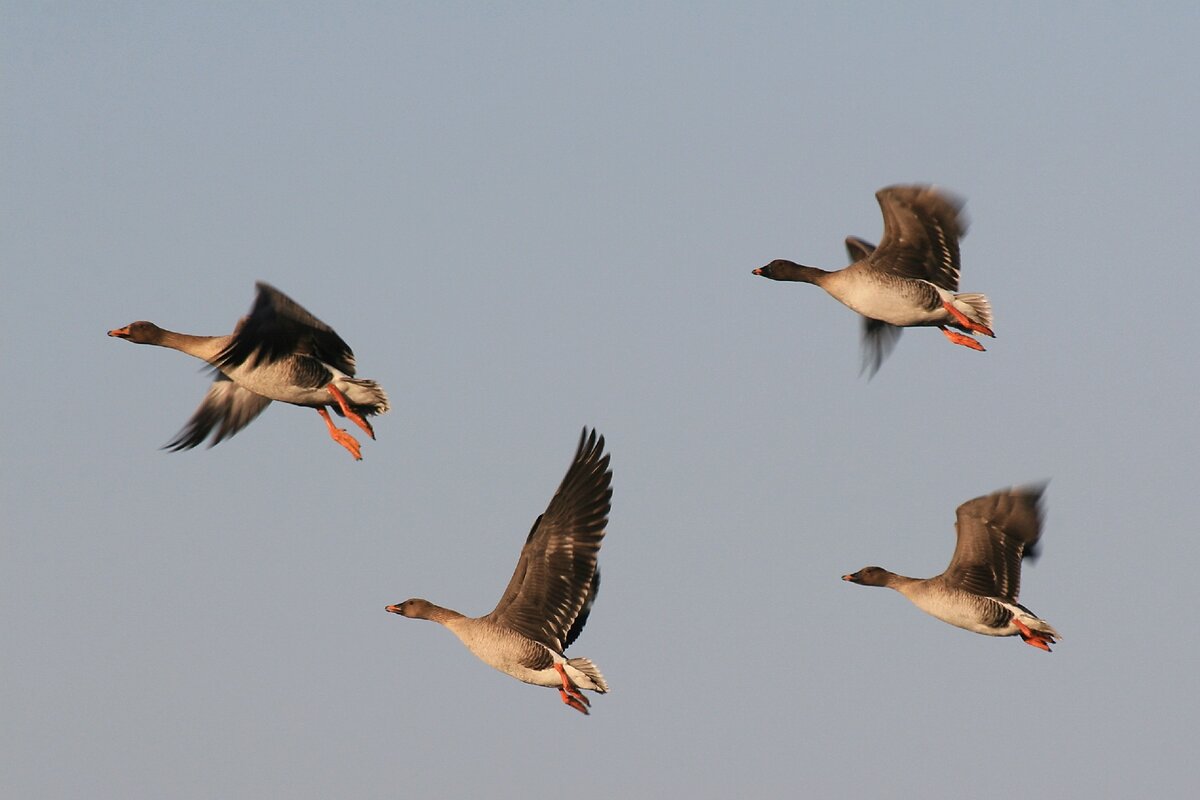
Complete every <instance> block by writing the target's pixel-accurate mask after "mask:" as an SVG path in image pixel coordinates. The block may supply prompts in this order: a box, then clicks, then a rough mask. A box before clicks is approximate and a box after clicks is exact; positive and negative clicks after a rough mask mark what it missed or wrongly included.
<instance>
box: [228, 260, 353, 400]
mask: <svg viewBox="0 0 1200 800" xmlns="http://www.w3.org/2000/svg"><path fill="white" fill-rule="evenodd" d="M255 286H256V287H257V288H258V295H257V296H256V297H255V298H254V306H253V307H252V308H251V309H250V313H249V314H248V315H247V316H246V317H243V318H242V321H241V322H239V323H238V326H237V329H236V330H235V331H234V332H233V341H232V342H230V344H229V346H228V347H227V348H225V350H224V351H223V352H222V353H221V354H220V355H219V356H218V357H217V360H216V366H218V367H221V368H229V367H236V366H239V365H240V364H244V363H247V362H249V364H250V365H251V366H258V365H259V364H270V363H273V362H276V361H280V360H282V359H285V358H288V357H290V356H294V355H301V356H312V357H313V358H316V359H317V360H319V361H322V362H324V363H325V364H328V365H329V366H331V367H333V368H334V369H336V370H338V371H340V372H344V373H346V374H347V375H350V376H352V377H353V375H354V352H353V351H352V350H351V349H350V345H348V344H346V343H345V342H344V341H343V340H342V337H340V336H338V335H337V333H335V332H334V330H333V328H331V327H329V326H328V325H326V324H325V323H324V322H321V320H319V319H317V318H316V317H314V316H313V315H312V314H310V313H308V311H306V310H305V309H304V308H303V307H302V306H301V305H300V304H299V303H297V302H296V301H295V300H293V299H292V298H290V297H288V296H287V295H286V294H284V293H283V292H281V291H279V290H278V289H276V288H275V287H273V286H270V285H268V284H266V283H261V282H260V283H257V284H255Z"/></svg>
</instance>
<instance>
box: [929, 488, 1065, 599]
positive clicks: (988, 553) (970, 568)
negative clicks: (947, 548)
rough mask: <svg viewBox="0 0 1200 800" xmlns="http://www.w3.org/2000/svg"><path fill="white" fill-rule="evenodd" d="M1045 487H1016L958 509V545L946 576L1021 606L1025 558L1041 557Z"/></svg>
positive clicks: (978, 499) (982, 593)
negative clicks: (1038, 554)
mask: <svg viewBox="0 0 1200 800" xmlns="http://www.w3.org/2000/svg"><path fill="white" fill-rule="evenodd" d="M1045 489H1046V487H1045V484H1040V485H1037V486H1026V487H1015V488H1012V489H1005V490H1003V491H999V492H995V493H993V494H990V495H986V496H984V497H977V498H975V499H974V500H969V501H967V502H966V503H963V504H962V505H961V506H959V507H958V520H957V522H956V523H955V528H956V530H957V532H958V543H957V544H956V545H955V548H954V556H953V557H952V558H951V559H950V565H949V566H948V567H946V571H945V572H944V573H943V575H944V576H945V577H946V579H947V580H948V581H950V582H951V583H953V584H956V585H958V586H961V587H962V588H964V589H967V590H968V591H970V592H974V593H975V594H979V595H983V596H986V597H998V598H1001V599H1003V600H1007V601H1009V602H1016V600H1017V596H1018V595H1019V594H1020V593H1021V559H1022V558H1024V557H1025V556H1027V555H1028V556H1029V557H1030V558H1031V559H1032V558H1035V557H1036V555H1037V554H1036V552H1035V548H1036V545H1037V542H1038V539H1039V538H1040V537H1041V533H1042V511H1041V498H1042V493H1043V492H1044V491H1045Z"/></svg>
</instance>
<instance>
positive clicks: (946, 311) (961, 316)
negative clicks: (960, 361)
mask: <svg viewBox="0 0 1200 800" xmlns="http://www.w3.org/2000/svg"><path fill="white" fill-rule="evenodd" d="M875 198H876V199H877V200H878V201H879V207H880V210H881V211H882V212H883V238H882V239H880V241H879V246H878V247H876V246H875V245H872V244H871V243H870V242H866V241H864V240H862V239H858V238H856V237H850V238H848V239H847V240H846V249H847V251H848V252H849V254H850V260H851V264H850V266H848V267H845V268H844V269H840V270H833V271H829V270H823V269H818V268H817V267H806V266H803V265H800V264H797V263H795V262H793V261H787V260H785V259H776V260H775V261H772V262H771V263H770V264H767V265H766V266H764V267H759V268H758V269H756V270H754V274H755V275H761V276H762V277H765V278H770V279H772V280H777V281H797V282H801V283H811V284H814V285H816V286H819V287H821V288H822V289H824V290H825V291H826V292H828V293H829V295H830V296H832V297H833V298H834V299H836V300H838V301H839V302H841V303H842V304H843V305H845V306H847V307H848V308H850V309H852V310H854V311H856V312H858V313H859V314H860V315H861V316H862V317H863V318H864V319H863V345H864V368H866V369H868V370H869V371H870V372H871V373H872V374H873V373H874V372H875V371H876V370H878V369H879V366H880V365H881V364H882V363H883V359H884V358H885V357H886V356H887V354H888V352H889V351H890V350H891V348H892V346H893V345H894V344H895V340H896V338H897V337H898V336H899V333H900V329H901V328H912V327H936V328H939V329H941V331H942V332H943V333H944V334H945V335H946V337H947V338H948V339H949V340H950V341H951V342H953V343H955V344H960V345H963V346H965V347H970V348H971V349H973V350H982V349H983V346H982V345H981V344H979V342H977V341H976V340H975V339H973V338H971V337H970V336H968V335H964V334H963V333H958V332H957V331H951V330H948V328H956V329H957V330H961V331H964V332H966V333H982V334H984V335H986V336H994V335H995V334H994V333H993V332H992V329H991V325H992V310H991V304H990V303H989V302H988V299H987V297H986V296H984V295H982V294H974V293H963V294H960V293H958V279H959V266H960V263H959V261H960V260H959V249H958V240H959V239H960V238H961V237H962V236H963V235H964V234H965V233H966V228H967V222H966V217H965V216H964V215H963V214H962V201H961V200H958V199H957V198H955V197H953V196H952V195H950V194H948V193H946V192H943V191H941V190H938V189H935V188H933V187H930V186H891V187H887V188H884V189H880V190H879V191H878V192H876V193H875Z"/></svg>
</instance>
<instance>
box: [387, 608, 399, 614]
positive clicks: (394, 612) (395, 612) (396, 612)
mask: <svg viewBox="0 0 1200 800" xmlns="http://www.w3.org/2000/svg"><path fill="white" fill-rule="evenodd" d="M384 611H387V612H388V613H390V614H399V613H400V606H388V607H387V608H385V609H384Z"/></svg>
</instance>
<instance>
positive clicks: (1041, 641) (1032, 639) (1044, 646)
mask: <svg viewBox="0 0 1200 800" xmlns="http://www.w3.org/2000/svg"><path fill="white" fill-rule="evenodd" d="M1013 625H1016V626H1017V632H1018V633H1020V634H1021V639H1022V640H1023V641H1024V642H1025V644H1027V645H1031V646H1033V647H1036V648H1038V649H1039V650H1045V651H1046V652H1047V653H1049V652H1050V642H1048V641H1046V638H1045V637H1044V636H1042V635H1041V634H1040V633H1034V632H1033V631H1032V630H1030V628H1029V626H1028V625H1026V624H1025V623H1024V622H1021V620H1019V619H1017V618H1016V617H1013Z"/></svg>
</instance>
